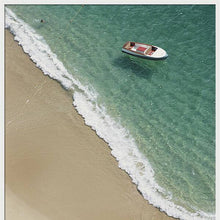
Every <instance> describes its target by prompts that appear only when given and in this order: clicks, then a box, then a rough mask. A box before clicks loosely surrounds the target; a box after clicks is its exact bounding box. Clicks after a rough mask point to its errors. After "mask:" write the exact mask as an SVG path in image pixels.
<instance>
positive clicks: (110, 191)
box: [6, 31, 172, 219]
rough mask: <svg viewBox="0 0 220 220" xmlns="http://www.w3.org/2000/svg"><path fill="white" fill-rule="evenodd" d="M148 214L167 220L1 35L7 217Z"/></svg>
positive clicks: (58, 91) (62, 95)
mask: <svg viewBox="0 0 220 220" xmlns="http://www.w3.org/2000/svg"><path fill="white" fill-rule="evenodd" d="M61 106H62V107H61ZM155 216H157V217H156V219H172V218H170V217H168V216H167V215H165V213H163V212H160V211H159V210H158V209H157V208H155V207H153V206H151V205H149V204H148V202H147V201H145V200H144V199H143V197H142V196H141V195H140V194H139V192H138V191H137V189H136V186H135V185H134V184H133V183H132V182H131V179H130V178H129V177H128V175H127V174H126V173H125V172H123V171H122V170H120V169H118V166H117V162H116V161H115V159H114V158H113V157H112V156H111V154H110V149H109V147H108V145H107V144H106V143H105V142H104V141H103V140H101V139H100V138H98V136H97V135H96V134H95V132H94V131H92V130H91V129H90V128H89V127H87V126H85V125H84V121H83V119H82V118H81V117H80V116H79V115H78V114H77V112H76V111H75V110H74V108H73V107H72V97H71V96H69V95H68V93H67V92H66V91H65V90H63V89H62V88H61V86H60V85H59V84H58V83H57V82H55V81H54V80H51V79H49V78H48V77H46V76H44V75H43V74H42V73H41V71H40V70H39V69H38V68H36V66H35V64H34V63H32V62H31V61H30V59H29V57H28V55H26V54H24V53H23V51H22V49H21V47H19V46H18V45H17V43H16V42H14V41H13V36H12V35H11V34H10V33H9V32H8V31H6V217H7V219H15V217H16V219H39V218H41V219H88V218H89V219H134V218H135V219H142V218H144V219H153V218H155Z"/></svg>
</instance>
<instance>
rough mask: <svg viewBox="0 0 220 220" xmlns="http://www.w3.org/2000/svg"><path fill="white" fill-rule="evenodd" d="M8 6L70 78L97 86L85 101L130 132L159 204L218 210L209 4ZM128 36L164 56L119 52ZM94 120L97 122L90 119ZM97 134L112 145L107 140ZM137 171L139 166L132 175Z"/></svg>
mask: <svg viewBox="0 0 220 220" xmlns="http://www.w3.org/2000/svg"><path fill="white" fill-rule="evenodd" d="M8 8H10V9H12V11H13V12H14V13H15V14H16V15H17V16H18V18H21V19H22V20H23V21H24V22H26V23H27V24H29V25H30V26H31V27H32V28H33V29H34V30H35V31H36V33H37V34H39V35H41V36H43V38H44V40H45V41H46V43H47V44H48V45H49V47H50V48H51V51H52V52H53V53H55V54H56V55H57V58H58V59H59V60H60V61H61V62H62V63H63V65H64V66H65V68H66V69H67V71H68V72H69V73H70V74H71V75H72V76H73V77H74V79H77V80H79V82H81V83H82V84H83V85H84V86H87V88H88V89H89V90H90V91H95V94H96V95H97V98H96V99H94V100H91V99H90V101H91V103H93V104H94V106H104V107H105V114H106V115H108V116H110V117H111V118H112V119H114V120H115V121H117V122H119V123H120V125H122V126H123V127H124V128H125V129H126V131H128V133H129V135H130V136H131V137H132V138H133V139H134V142H135V146H137V148H138V149H139V151H140V152H141V154H142V155H144V157H145V158H146V160H147V161H148V162H149V163H150V165H151V167H152V169H153V171H154V178H155V181H156V183H158V185H159V186H160V187H162V188H163V189H164V190H161V192H160V195H161V196H162V198H164V202H166V201H168V200H169V201H172V202H173V203H174V204H176V205H177V206H180V207H183V208H184V209H185V210H186V211H188V212H189V213H192V214H193V213H196V212H199V213H200V214H199V215H200V216H203V214H204V213H206V214H204V216H206V217H204V218H207V219H209V217H210V216H209V214H208V213H214V212H215V7H214V6H212V5H85V6H84V7H82V6H81V5H44V6H42V5H29V6H28V5H20V6H18V5H13V6H12V5H11V6H8ZM79 10H80V11H79ZM78 12H79V13H78ZM77 13H78V14H77ZM41 19H43V20H44V21H45V22H44V23H41V22H40V20H41ZM128 40H131V41H137V42H143V43H149V44H154V45H157V46H159V47H162V48H163V49H165V50H166V51H167V53H168V54H169V57H168V59H166V60H164V61H156V62H155V61H149V60H143V59H140V58H136V57H131V56H129V55H126V54H122V52H121V47H122V46H123V44H124V43H125V42H126V41H128ZM41 62H44V60H41ZM77 91H78V92H79V93H80V92H82V91H81V90H80V88H78V89H77ZM75 98H76V102H77V100H78V99H77V97H75ZM76 105H77V104H76ZM93 108H95V107H92V108H91V109H93ZM82 112H83V111H82ZM82 112H81V114H82V115H83V116H84V117H85V120H87V119H88V120H89V117H90V116H89V114H87V113H86V112H84V113H82ZM90 119H91V118H90ZM91 120H92V119H91ZM104 120H105V117H104ZM106 120H107V119H106ZM91 126H93V127H94V129H96V130H98V129H99V128H100V126H99V124H98V122H95V119H94V118H93V121H92V122H91ZM107 127H108V126H107ZM101 129H106V128H104V127H101V128H100V130H101ZM97 133H98V132H97ZM98 134H99V133H98ZM100 136H103V138H104V139H106V141H107V142H108V143H110V145H111V140H110V139H108V138H107V136H105V135H100ZM130 136H129V137H130ZM105 137H106V138H105ZM120 144H121V143H120ZM116 157H117V156H116ZM118 160H119V163H120V161H121V160H120V159H118ZM136 166H137V168H138V166H142V164H141V165H140V164H138V162H137V163H136ZM144 172H146V170H145V169H142V170H141V169H140V172H139V174H140V175H142V176H144V175H145V173H144ZM128 173H129V175H131V174H132V172H131V173H130V172H128ZM139 184H142V183H139ZM146 197H147V198H149V200H150V202H152V203H153V204H154V201H155V200H152V201H151V199H150V198H151V196H149V195H148V196H146ZM146 197H145V198H146ZM154 205H155V206H160V205H158V204H154ZM162 209H164V208H162ZM203 212H204V213H203ZM201 213H202V214H201ZM174 216H175V215H174ZM179 217H181V218H183V219H186V218H185V217H184V215H183V216H179Z"/></svg>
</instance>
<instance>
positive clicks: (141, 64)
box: [113, 55, 160, 81]
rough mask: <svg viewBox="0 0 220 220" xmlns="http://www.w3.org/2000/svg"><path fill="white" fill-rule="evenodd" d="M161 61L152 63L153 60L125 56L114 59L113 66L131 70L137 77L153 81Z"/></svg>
mask: <svg viewBox="0 0 220 220" xmlns="http://www.w3.org/2000/svg"><path fill="white" fill-rule="evenodd" d="M159 63H160V61H157V62H154V63H152V61H151V60H143V59H140V58H137V57H131V56H128V55H123V56H120V57H117V58H116V59H114V61H113V64H114V65H115V66H118V67H119V68H123V69H128V70H131V71H132V72H133V73H134V74H135V75H136V76H138V77H143V78H145V79H147V80H149V81H150V80H151V78H152V76H153V74H154V73H156V72H157V71H158V65H159V66H160V64H159Z"/></svg>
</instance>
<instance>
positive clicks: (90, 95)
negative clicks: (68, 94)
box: [5, 8, 215, 220]
mask: <svg viewBox="0 0 220 220" xmlns="http://www.w3.org/2000/svg"><path fill="white" fill-rule="evenodd" d="M5 14H6V24H5V27H6V28H8V29H9V30H10V31H11V32H12V33H13V34H14V36H15V38H14V39H15V40H16V41H18V43H19V44H20V45H21V46H22V47H23V50H24V52H25V53H28V54H29V56H30V58H31V59H32V60H33V61H34V62H35V63H36V66H37V67H39V68H40V69H41V70H42V71H43V73H44V74H45V75H48V76H50V77H51V78H53V79H55V80H57V81H59V82H60V83H61V84H62V85H63V86H64V87H65V88H66V89H72V90H73V91H74V93H73V99H74V101H73V104H74V106H75V108H76V109H77V111H78V112H79V114H81V115H82V116H83V118H84V120H85V123H86V124H87V125H89V126H90V127H91V128H92V129H94V130H95V131H96V133H97V135H98V136H100V137H101V138H103V139H104V140H105V141H106V142H107V143H108V144H109V146H110V148H111V149H112V151H111V153H112V155H113V156H114V157H115V158H116V159H117V161H118V165H119V167H120V168H121V169H123V170H125V171H126V172H127V173H128V174H129V175H130V177H131V178H132V181H133V182H134V183H135V184H136V185H137V188H138V190H139V191H140V192H141V193H142V195H143V197H144V198H145V199H146V200H148V201H149V202H150V203H151V204H153V205H154V206H155V207H158V208H159V209H160V210H161V211H165V212H166V213H167V214H168V215H170V216H173V217H176V218H180V219H185V220H191V219H193V220H197V219H198V220H200V219H215V215H213V214H208V213H204V212H202V211H197V212H195V213H190V212H188V211H187V210H185V209H184V208H183V207H181V206H178V205H175V204H174V203H173V202H172V201H171V199H172V194H171V193H169V192H166V191H165V190H164V189H163V188H162V187H160V186H159V185H158V184H157V183H156V181H155V178H154V171H153V169H152V168H151V166H150V164H149V162H148V161H147V159H146V158H145V157H144V156H143V154H141V153H140V152H139V150H138V148H137V145H136V143H135V140H134V139H133V138H132V136H131V135H130V134H129V132H128V131H127V130H126V129H125V128H124V127H122V126H121V125H120V123H118V122H116V120H114V119H113V118H111V117H110V116H109V115H108V114H107V113H106V110H105V108H104V107H103V106H100V105H98V104H97V97H98V94H97V93H96V92H95V91H94V90H93V89H92V88H90V87H86V86H83V85H82V84H81V83H80V82H79V80H77V79H75V78H74V77H73V76H72V75H71V74H69V73H68V71H67V70H66V68H65V67H64V65H63V63H62V62H61V61H59V60H58V59H57V56H56V54H54V53H53V52H52V51H51V49H50V47H49V46H48V45H47V43H46V42H45V40H44V39H43V37H41V36H39V35H38V34H37V33H36V32H35V30H34V29H32V28H31V27H30V26H29V25H27V24H26V23H24V22H23V21H22V20H21V19H19V18H18V17H17V16H16V15H15V14H14V13H13V12H12V11H11V10H10V9H8V8H6V11H5ZM163 195H169V198H168V196H166V199H165V198H164V197H163Z"/></svg>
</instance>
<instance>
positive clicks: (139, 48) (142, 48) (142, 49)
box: [137, 47, 147, 52]
mask: <svg viewBox="0 0 220 220" xmlns="http://www.w3.org/2000/svg"><path fill="white" fill-rule="evenodd" d="M146 49H147V48H145V47H138V48H137V50H139V51H143V52H144V51H145V50H146Z"/></svg>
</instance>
